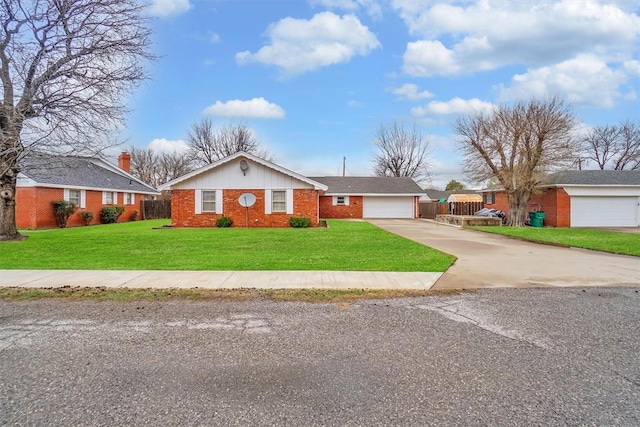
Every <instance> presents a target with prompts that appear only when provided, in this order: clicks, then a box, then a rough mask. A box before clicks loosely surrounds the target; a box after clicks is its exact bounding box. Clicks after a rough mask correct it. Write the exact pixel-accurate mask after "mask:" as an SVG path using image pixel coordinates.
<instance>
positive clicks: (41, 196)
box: [16, 153, 160, 228]
mask: <svg viewBox="0 0 640 427" xmlns="http://www.w3.org/2000/svg"><path fill="white" fill-rule="evenodd" d="M130 161H131V157H130V155H129V154H128V153H122V154H121V155H120V156H119V158H118V166H116V165H114V164H111V163H110V162H108V161H106V160H104V159H100V158H96V157H72V156H32V157H30V158H25V159H24V161H23V162H21V164H20V167H21V170H20V173H19V174H18V182H17V186H16V187H17V188H16V225H17V226H18V228H54V227H57V223H56V217H55V215H54V212H53V205H52V202H53V201H55V200H67V201H70V202H73V203H75V204H76V205H77V206H78V210H77V212H76V213H75V214H73V215H72V216H71V217H70V218H69V222H68V223H67V226H68V227H74V226H78V225H84V221H83V219H82V216H81V212H84V211H89V212H93V214H94V219H93V221H92V224H99V223H100V210H101V209H102V208H103V207H104V206H110V205H122V206H124V208H125V212H124V213H123V214H122V215H121V216H120V218H118V222H122V221H129V219H130V217H131V213H132V212H133V211H138V212H139V211H140V202H141V201H142V200H143V199H144V198H145V197H148V196H156V195H159V194H160V193H159V192H158V191H157V190H156V189H154V188H152V187H150V186H149V185H147V184H145V183H144V182H142V181H140V180H139V179H137V178H135V177H134V176H132V175H131V174H129V170H130V169H129V168H130Z"/></svg>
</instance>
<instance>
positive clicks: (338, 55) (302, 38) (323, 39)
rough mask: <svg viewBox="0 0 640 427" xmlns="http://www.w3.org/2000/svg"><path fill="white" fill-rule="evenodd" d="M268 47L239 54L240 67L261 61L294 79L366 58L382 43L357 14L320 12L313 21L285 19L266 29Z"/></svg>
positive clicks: (237, 56)
mask: <svg viewBox="0 0 640 427" xmlns="http://www.w3.org/2000/svg"><path fill="white" fill-rule="evenodd" d="M267 36H268V37H269V44H268V45H266V46H264V47H262V48H260V50H258V51H257V52H256V53H251V52H249V51H244V52H238V53H237V54H236V61H237V62H238V64H241V65H242V64H247V63H251V62H258V63H262V64H269V65H275V66H277V67H279V68H280V69H281V70H282V72H283V74H284V75H287V76H293V75H296V74H302V73H305V72H307V71H312V70H316V69H318V68H322V67H326V66H329V65H333V64H339V63H343V62H348V61H350V60H351V58H353V57H354V56H355V55H362V56H364V55H367V54H369V53H370V52H371V51H372V50H374V49H376V48H378V47H380V42H378V39H377V38H376V36H375V35H374V34H373V33H372V32H371V31H369V29H368V28H367V27H366V26H364V25H362V23H360V20H359V19H358V18H357V17H355V16H354V15H345V16H342V17H340V16H338V15H335V14H334V13H332V12H323V13H318V14H316V15H314V16H313V18H311V19H310V20H306V19H294V18H290V17H289V18H284V19H282V20H280V21H278V22H277V23H275V24H271V25H270V26H269V28H268V29H267Z"/></svg>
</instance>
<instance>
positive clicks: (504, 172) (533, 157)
mask: <svg viewBox="0 0 640 427" xmlns="http://www.w3.org/2000/svg"><path fill="white" fill-rule="evenodd" d="M574 121H575V120H574V117H573V114H572V112H571V111H570V108H569V107H568V106H567V105H566V104H565V103H564V102H563V101H562V100H560V99H558V98H552V99H550V100H547V101H537V100H531V101H527V102H519V103H516V104H515V105H511V106H507V105H501V106H498V107H496V108H495V109H494V110H493V112H492V113H490V114H484V113H477V114H472V115H468V116H463V117H460V118H458V120H457V121H456V124H455V131H456V133H457V134H458V135H460V137H461V138H460V140H459V145H460V149H461V151H462V153H463V154H464V161H465V172H466V174H467V176H468V177H469V178H470V179H471V180H473V181H475V182H484V181H487V180H490V179H493V178H495V179H497V180H498V181H499V183H500V185H501V186H502V188H504V190H505V191H506V193H507V197H508V202H509V216H508V220H507V224H508V225H510V226H522V225H524V218H525V214H526V209H527V204H528V203H529V201H530V200H531V196H532V195H533V194H534V193H535V191H536V187H537V186H538V185H539V184H540V182H541V179H542V178H543V176H544V175H545V173H546V172H548V171H550V170H553V169H555V168H558V167H561V166H565V165H567V164H568V163H570V162H571V161H573V159H575V158H576V152H577V151H579V148H580V144H579V141H577V140H576V139H574V138H573V137H572V129H573V127H574Z"/></svg>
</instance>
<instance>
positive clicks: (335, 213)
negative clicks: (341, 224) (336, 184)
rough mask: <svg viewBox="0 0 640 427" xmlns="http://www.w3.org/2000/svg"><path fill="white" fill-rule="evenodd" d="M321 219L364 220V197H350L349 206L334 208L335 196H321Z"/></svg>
mask: <svg viewBox="0 0 640 427" xmlns="http://www.w3.org/2000/svg"><path fill="white" fill-rule="evenodd" d="M320 218H362V196H349V205H348V206H346V205H344V206H333V196H320Z"/></svg>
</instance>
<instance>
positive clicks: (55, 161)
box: [20, 155, 158, 193]
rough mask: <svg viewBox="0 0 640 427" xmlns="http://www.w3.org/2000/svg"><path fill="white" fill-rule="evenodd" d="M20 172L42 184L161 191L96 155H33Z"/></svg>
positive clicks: (21, 163) (140, 191)
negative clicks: (95, 156) (97, 157)
mask: <svg viewBox="0 0 640 427" xmlns="http://www.w3.org/2000/svg"><path fill="white" fill-rule="evenodd" d="M20 172H21V173H22V174H23V175H25V176H26V177H28V178H30V179H32V180H34V181H35V182H36V183H38V184H48V185H56V186H61V187H88V188H100V189H105V190H115V191H126V192H129V193H158V191H157V190H156V189H154V188H153V187H151V186H149V185H147V184H144V183H143V182H142V181H139V180H137V179H136V178H134V177H132V176H130V175H128V174H127V173H126V172H124V171H123V170H122V169H120V168H118V167H116V166H115V165H111V164H107V163H106V162H105V161H104V160H100V159H96V158H92V157H72V156H43V155H38V156H32V157H27V158H24V159H22V161H21V162H20Z"/></svg>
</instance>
